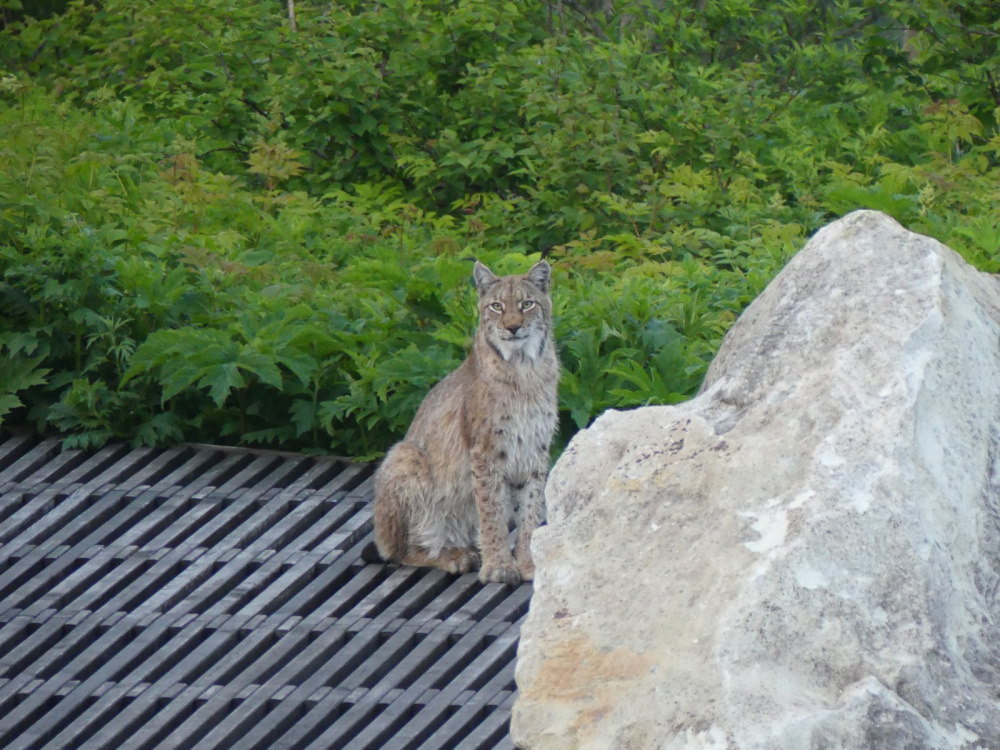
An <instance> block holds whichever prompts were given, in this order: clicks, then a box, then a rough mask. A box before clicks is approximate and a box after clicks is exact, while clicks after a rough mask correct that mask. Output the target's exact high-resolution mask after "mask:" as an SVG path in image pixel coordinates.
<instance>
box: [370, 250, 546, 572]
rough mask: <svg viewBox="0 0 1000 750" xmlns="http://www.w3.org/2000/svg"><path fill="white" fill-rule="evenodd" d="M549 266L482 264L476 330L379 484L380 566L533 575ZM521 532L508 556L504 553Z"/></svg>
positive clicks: (542, 472) (476, 273)
mask: <svg viewBox="0 0 1000 750" xmlns="http://www.w3.org/2000/svg"><path fill="white" fill-rule="evenodd" d="M551 274H552V272H551V269H550V268H549V264H548V263H546V262H545V261H544V260H542V261H539V262H538V263H536V264H535V265H534V266H533V267H532V268H531V270H530V271H528V273H527V274H525V275H524V276H503V277H500V276H497V275H496V274H494V273H493V272H492V271H490V269H488V268H487V267H486V266H484V265H483V264H482V263H480V262H479V261H476V265H475V268H474V269H473V272H472V275H473V279H474V280H475V282H476V289H477V291H478V293H479V328H478V330H477V332H476V337H475V340H474V342H473V345H472V350H471V351H470V352H469V355H468V357H467V358H466V359H465V361H464V362H463V363H462V364H461V365H460V366H459V367H458V369H456V370H455V371H454V372H452V373H451V374H450V375H448V376H447V377H445V378H444V380H442V381H441V382H440V383H438V384H437V385H435V386H434V387H433V388H432V389H431V390H430V392H429V393H428V394H427V396H426V397H425V398H424V401H423V403H422V404H421V405H420V408H419V409H418V411H417V415H416V416H415V417H414V419H413V422H412V424H411V425H410V428H409V430H408V431H407V433H406V436H405V437H404V438H403V440H402V441H401V442H399V443H397V444H396V445H395V446H394V447H393V448H392V450H390V451H389V453H388V455H387V456H386V457H385V461H384V462H383V463H382V465H381V467H379V470H378V472H377V473H376V475H375V507H374V514H375V544H376V546H377V548H378V552H379V555H380V556H381V557H382V559H384V560H391V561H395V562H400V563H403V564H405V565H418V566H433V567H437V568H441V569H443V570H446V571H448V572H450V573H466V572H469V571H471V570H475V569H476V567H479V580H480V581H482V582H483V583H488V582H495V583H507V584H516V583H518V582H520V581H522V580H531V579H532V578H533V577H534V572H535V566H534V563H533V561H532V559H531V551H530V548H529V545H530V542H531V534H532V532H533V531H534V530H535V529H536V528H537V527H538V525H539V524H540V523H541V522H542V517H543V514H544V497H543V490H544V488H545V479H546V477H547V475H548V465H549V444H550V443H551V441H552V435H553V433H554V432H555V429H556V421H557V412H556V387H557V384H558V381H559V360H558V358H557V356H556V351H555V345H554V343H553V339H552V301H551V299H550V297H549V285H550V281H551ZM511 521H515V522H516V524H517V537H516V542H515V545H514V553H513V555H512V554H511V550H510V545H509V544H508V541H507V540H508V531H509V529H510V523H511Z"/></svg>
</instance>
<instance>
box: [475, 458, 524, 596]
mask: <svg viewBox="0 0 1000 750" xmlns="http://www.w3.org/2000/svg"><path fill="white" fill-rule="evenodd" d="M472 489H473V493H474V494H475V496H476V507H477V508H478V510H479V546H480V549H481V552H482V566H481V567H480V568H479V580H480V581H482V582H483V583H508V584H516V583H520V582H521V574H520V573H518V571H517V567H516V566H515V565H514V558H513V556H512V555H511V554H510V547H509V546H508V544H507V504H506V502H505V498H504V497H503V495H502V494H501V493H502V492H503V491H504V487H503V481H502V477H501V475H500V472H499V470H498V468H497V461H496V459H495V458H493V457H492V456H490V455H488V454H486V455H484V454H483V453H479V454H475V455H473V459H472Z"/></svg>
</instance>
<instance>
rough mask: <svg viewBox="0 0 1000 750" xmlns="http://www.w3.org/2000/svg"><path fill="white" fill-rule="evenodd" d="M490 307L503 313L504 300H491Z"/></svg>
mask: <svg viewBox="0 0 1000 750" xmlns="http://www.w3.org/2000/svg"><path fill="white" fill-rule="evenodd" d="M490 309H491V310H492V311H493V312H498V313H502V312H503V302H490Z"/></svg>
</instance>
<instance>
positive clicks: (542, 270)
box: [524, 260, 552, 294]
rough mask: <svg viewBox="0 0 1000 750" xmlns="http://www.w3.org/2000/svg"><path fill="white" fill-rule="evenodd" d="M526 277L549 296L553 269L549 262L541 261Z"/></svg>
mask: <svg viewBox="0 0 1000 750" xmlns="http://www.w3.org/2000/svg"><path fill="white" fill-rule="evenodd" d="M524 277H525V278H526V279H527V280H528V281H530V282H531V283H532V284H534V285H535V286H537V287H538V288H539V289H541V290H542V291H543V292H545V293H546V294H548V292H549V283H550V282H551V281H552V267H551V266H549V263H548V261H545V260H540V261H538V262H537V263H536V264H535V265H533V266H532V267H531V270H530V271H528V273H526V274H525V275H524Z"/></svg>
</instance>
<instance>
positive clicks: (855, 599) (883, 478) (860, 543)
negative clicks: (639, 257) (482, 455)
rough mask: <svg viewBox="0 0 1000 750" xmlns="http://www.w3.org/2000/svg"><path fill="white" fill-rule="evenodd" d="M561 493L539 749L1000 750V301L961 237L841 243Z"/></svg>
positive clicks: (779, 283) (868, 218) (524, 733)
mask: <svg viewBox="0 0 1000 750" xmlns="http://www.w3.org/2000/svg"><path fill="white" fill-rule="evenodd" d="M547 501H548V516H549V525H548V526H547V527H544V528H542V529H540V530H539V531H538V532H537V534H536V536H535V541H534V547H533V549H534V554H535V561H536V564H537V566H538V569H537V577H536V579H535V593H534V598H533V600H532V602H531V611H530V614H529V616H528V619H527V622H526V624H525V626H524V628H523V629H522V633H521V643H520V650H519V654H518V665H517V673H516V674H517V683H518V688H519V690H520V697H519V699H518V701H517V703H516V705H515V707H514V719H513V726H512V733H513V738H514V741H515V743H516V744H517V745H518V746H519V747H522V748H530V749H531V750H540V749H542V748H546V749H547V748H595V749H600V750H612V749H613V750H627V749H630V748H635V749H636V750H646V749H648V748H664V749H666V750H681V749H684V748H686V749H690V750H694V749H695V748H697V749H700V750H709V749H711V750H725V749H728V748H753V749H757V748H760V749H761V750H763V749H764V748H767V749H768V750H771V749H773V748H780V749H788V750H791V749H793V748H794V749H798V748H803V749H804V748H809V749H810V750H820V749H822V748H830V749H831V750H833V749H839V748H843V749H845V750H846V749H852V748H865V749H867V748H879V749H882V750H893V749H895V748H900V749H902V748H963V747H965V748H970V749H971V748H983V749H991V750H994V749H1000V575H998V573H1000V284H998V282H997V280H996V279H994V278H993V277H991V276H988V275H986V274H982V273H979V272H977V271H975V270H974V269H972V268H970V267H969V266H967V265H966V264H965V263H964V261H962V260H961V259H960V258H959V256H958V255H956V254H955V253H954V252H952V251H951V250H949V249H948V248H946V247H945V246H943V245H941V244H940V243H938V242H936V241H934V240H931V239H929V238H927V237H922V236H920V235H916V234H913V233H911V232H908V231H906V230H904V229H903V228H902V227H901V226H900V225H899V224H897V223H896V222H895V221H893V220H892V219H890V218H888V217H887V216H885V215H883V214H879V213H876V212H871V211H863V212H857V213H853V214H850V215H849V216H847V217H846V218H844V219H841V220H840V221H837V222H836V223H834V224H831V225H830V226H828V227H826V228H825V229H823V230H821V231H820V232H818V233H817V234H816V236H815V237H814V238H813V239H812V240H811V241H810V242H809V243H808V245H807V246H806V247H805V248H804V249H803V250H802V251H801V252H800V253H799V254H798V255H797V256H796V257H795V258H794V259H793V260H792V261H791V262H790V263H789V264H788V266H787V267H786V269H785V270H784V271H783V272H782V273H781V274H780V275H779V276H778V278H777V279H775V281H774V282H773V283H772V284H771V285H770V286H769V287H768V288H767V290H766V291H765V292H764V293H763V294H762V295H761V296H760V298H759V299H757V300H756V301H755V302H754V303H753V304H752V305H751V306H750V307H749V308H748V309H747V310H746V312H745V313H744V315H743V316H742V317H741V318H740V320H739V321H738V322H737V323H736V325H735V326H734V327H733V329H732V330H731V332H730V333H729V335H728V336H727V337H726V340H725V342H724V343H723V346H722V349H721V351H720V352H719V355H718V357H717V358H716V360H715V361H714V362H713V364H712V367H711V369H710V371H709V374H708V377H707V379H706V381H705V384H704V386H703V388H702V391H701V393H700V394H699V395H698V397H697V398H695V399H693V400H692V401H690V402H688V403H686V404H682V405H679V406H675V407H647V408H644V409H638V410H635V411H631V412H615V411H609V412H607V413H605V414H604V415H602V416H601V417H600V418H599V419H598V420H597V421H596V422H595V423H594V425H593V426H592V427H591V428H590V429H588V430H586V431H585V432H582V433H580V434H579V435H578V436H577V437H576V438H575V439H574V440H573V442H572V443H571V444H570V446H569V448H568V449H567V450H566V452H565V453H564V455H563V456H562V458H561V459H560V460H559V462H558V463H557V464H556V466H555V467H554V469H553V471H552V474H551V477H550V480H549V484H548V488H547Z"/></svg>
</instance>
